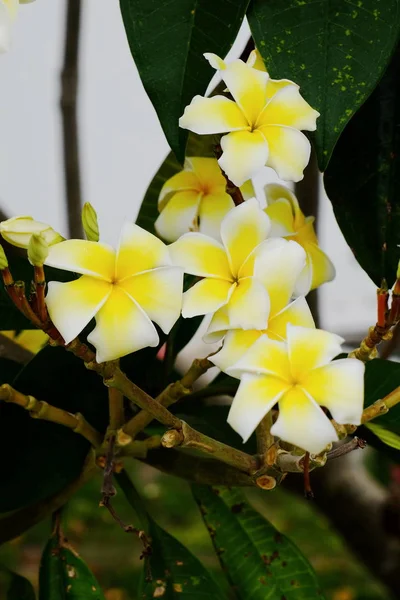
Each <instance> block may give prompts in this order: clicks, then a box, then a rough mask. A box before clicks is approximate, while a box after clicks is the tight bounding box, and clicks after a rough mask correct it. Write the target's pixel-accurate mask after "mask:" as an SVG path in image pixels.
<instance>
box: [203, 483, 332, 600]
mask: <svg viewBox="0 0 400 600" xmlns="http://www.w3.org/2000/svg"><path fill="white" fill-rule="evenodd" d="M192 490H193V494H194V497H195V499H196V501H197V503H198V504H199V507H200V510H201V513H202V515H203V519H204V522H205V524H206V526H207V529H208V531H209V533H210V536H211V539H212V541H213V544H214V547H215V549H216V552H217V554H218V556H219V559H220V562H221V564H222V566H223V568H224V570H225V572H226V574H227V575H228V577H229V579H230V581H231V583H232V585H233V586H234V589H235V592H236V595H237V597H238V598H240V599H242V600H247V599H248V598H252V599H253V600H257V599H260V600H281V599H282V598H285V599H286V600H314V599H315V600H317V599H318V600H322V598H323V595H322V592H321V590H320V589H319V586H318V582H317V580H316V577H315V574H314V571H313V569H312V567H311V566H310V564H309V563H308V561H307V560H306V558H305V557H304V556H303V555H302V554H301V552H300V551H299V550H298V549H297V548H296V546H294V544H292V542H291V541H290V540H288V539H287V538H286V537H285V536H283V535H282V534H280V533H279V532H278V531H277V530H276V529H275V528H274V527H273V526H272V525H271V524H270V523H269V522H268V521H266V520H265V519H264V518H263V517H262V516H261V515H260V514H259V513H257V512H256V511H255V510H254V509H253V508H251V507H250V505H249V504H248V502H247V500H246V498H245V496H243V495H242V493H241V492H239V491H238V490H237V489H228V488H209V487H206V486H198V485H193V486H192Z"/></svg>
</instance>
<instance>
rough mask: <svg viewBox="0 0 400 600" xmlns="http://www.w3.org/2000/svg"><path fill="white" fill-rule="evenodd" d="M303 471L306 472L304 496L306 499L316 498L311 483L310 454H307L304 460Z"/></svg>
mask: <svg viewBox="0 0 400 600" xmlns="http://www.w3.org/2000/svg"><path fill="white" fill-rule="evenodd" d="M303 471H304V476H303V477H304V495H305V497H306V498H309V499H311V498H314V494H313V491H312V488H311V482H310V453H309V452H306V453H305V455H304V458H303Z"/></svg>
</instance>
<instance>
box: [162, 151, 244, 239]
mask: <svg viewBox="0 0 400 600" xmlns="http://www.w3.org/2000/svg"><path fill="white" fill-rule="evenodd" d="M233 207H234V203H233V200H232V198H231V197H230V196H229V194H227V193H226V179H225V177H224V176H223V175H222V173H221V169H220V168H219V166H218V162H217V160H216V159H215V158H201V157H192V158H186V160H185V169H184V170H183V171H180V172H179V173H176V175H174V176H173V177H171V178H170V179H168V180H167V181H166V182H165V183H164V185H163V187H162V189H161V193H160V197H159V198H158V209H159V210H160V212H161V214H160V216H159V217H158V219H157V221H156V222H155V229H156V231H157V233H158V234H159V235H160V236H161V237H162V238H163V239H165V240H166V241H167V242H174V241H175V240H177V239H178V238H179V237H180V236H181V235H183V234H184V233H187V232H189V231H200V233H205V234H206V235H210V236H211V237H215V238H219V231H220V228H221V222H222V219H223V218H224V216H225V215H226V213H227V212H229V211H230V210H231V208H233Z"/></svg>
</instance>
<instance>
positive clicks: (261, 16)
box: [247, 0, 400, 175]
mask: <svg viewBox="0 0 400 600" xmlns="http://www.w3.org/2000/svg"><path fill="white" fill-rule="evenodd" d="M247 16H248V19H249V23H250V27H251V31H252V34H253V37H254V40H255V43H256V46H257V48H258V49H259V51H260V52H261V55H262V57H263V59H264V61H265V63H266V65H267V69H268V71H269V72H270V74H271V77H273V78H276V79H281V78H288V79H292V80H293V81H295V82H296V83H298V84H299V85H300V88H301V92H302V94H303V95H304V97H305V98H306V100H307V101H308V102H309V103H310V104H311V106H313V107H314V108H316V109H317V110H319V112H320V113H321V116H320V118H319V119H318V121H317V125H318V126H317V131H316V134H315V136H314V141H315V146H316V150H317V154H318V163H319V167H320V169H321V170H322V171H324V170H325V169H326V167H327V164H328V161H329V158H330V156H331V154H332V150H333V148H334V146H335V144H336V142H337V140H338V138H339V136H340V134H341V132H342V131H343V129H344V126H345V125H346V123H347V122H348V121H349V119H350V117H351V116H352V115H353V114H354V113H355V112H356V111H357V110H358V108H359V107H360V106H361V105H362V103H363V102H364V101H365V99H366V98H367V97H368V96H369V94H370V93H371V92H372V90H373V89H374V87H375V85H376V84H377V82H378V81H379V79H380V77H381V76H382V73H383V71H384V69H385V67H386V64H387V62H388V60H389V58H390V56H391V54H392V52H393V50H394V47H395V45H396V43H397V40H398V36H399V31H400V11H399V5H398V0H386V1H385V2H377V1H376V0H360V1H354V2H347V1H345V0H320V1H319V2H315V0H287V1H286V2H282V0H268V2H266V1H265V0H253V2H252V3H251V5H250V8H249V12H248V15H247ZM372 130H373V127H371V124H370V123H369V124H368V127H366V131H365V135H368V136H371V133H372ZM376 131H377V130H376ZM346 143H347V142H346ZM362 143H364V144H365V142H360V148H362ZM343 145H344V143H343ZM367 145H370V146H371V150H372V149H373V150H375V148H374V146H373V143H371V137H368V144H367ZM366 150H367V148H366ZM353 153H354V150H351V149H349V152H348V156H350V157H351V156H353ZM342 160H343V158H342ZM343 162H344V163H346V159H344V160H343ZM361 162H362V161H361ZM349 170H351V169H350V167H349ZM365 172H366V173H367V174H368V175H369V170H368V169H366V171H365Z"/></svg>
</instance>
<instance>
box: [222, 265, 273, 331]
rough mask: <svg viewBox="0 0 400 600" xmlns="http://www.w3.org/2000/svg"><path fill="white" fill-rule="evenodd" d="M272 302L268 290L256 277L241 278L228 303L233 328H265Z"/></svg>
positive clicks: (230, 324)
mask: <svg viewBox="0 0 400 600" xmlns="http://www.w3.org/2000/svg"><path fill="white" fill-rule="evenodd" d="M269 309H270V302H269V296H268V292H267V291H266V290H265V289H264V287H263V285H262V283H261V282H260V281H258V280H257V279H256V278H255V277H246V278H245V279H240V280H239V283H238V285H237V286H236V288H235V290H234V291H233V294H232V296H231V298H230V299H229V302H228V304H227V312H228V319H229V326H230V328H231V329H265V326H266V323H267V322H268V315H269Z"/></svg>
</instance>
